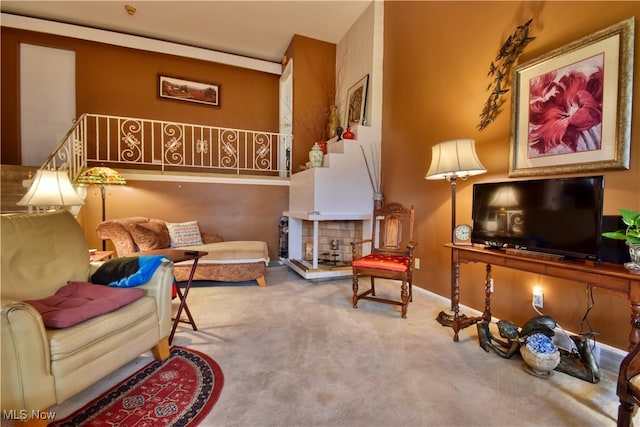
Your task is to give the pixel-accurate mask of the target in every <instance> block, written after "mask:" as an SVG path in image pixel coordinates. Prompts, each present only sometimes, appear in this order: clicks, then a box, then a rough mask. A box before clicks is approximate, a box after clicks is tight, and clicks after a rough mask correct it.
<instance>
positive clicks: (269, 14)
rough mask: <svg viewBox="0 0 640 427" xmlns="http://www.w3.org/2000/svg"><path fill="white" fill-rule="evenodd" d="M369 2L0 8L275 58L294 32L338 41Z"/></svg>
mask: <svg viewBox="0 0 640 427" xmlns="http://www.w3.org/2000/svg"><path fill="white" fill-rule="evenodd" d="M372 1H373V0H349V1H338V0H323V1H313V0H297V1H271V0H252V1H249V0H235V1H218V0H209V1H149V0H130V1H127V2H124V1H32V0H20V1H7V0H2V1H1V2H0V10H2V12H3V13H11V14H16V15H23V16H29V17H34V18H43V19H48V20H53V21H59V22H64V23H69V24H78V25H83V26H88V27H93V28H99V29H105V30H112V31H118V32H123V33H127V34H133V35H138V36H146V37H151V38H155V39H160V40H165V41H171V42H176V43H181V44H186V45H191V46H196V47H202V48H207V49H213V50H217V51H222V52H227V53H233V54H238V55H242V56H247V57H251V58H257V59H264V60H267V61H273V62H280V60H281V58H282V56H283V54H284V52H285V50H286V48H287V46H288V45H289V42H290V41H291V38H292V37H293V35H294V34H300V35H303V36H306V37H311V38H314V39H319V40H324V41H327V42H331V43H338V42H339V41H340V39H341V38H342V37H343V36H344V35H345V34H346V32H347V31H348V29H349V28H350V27H351V26H352V25H353V23H354V22H355V21H356V20H357V19H358V18H359V17H360V15H361V14H362V13H363V12H364V10H365V9H366V8H367V7H368V6H369V5H370V4H371V2H372ZM125 5H132V6H134V7H135V8H136V13H135V14H134V15H133V16H131V15H129V14H128V13H127V11H126V10H125Z"/></svg>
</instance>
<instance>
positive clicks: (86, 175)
mask: <svg viewBox="0 0 640 427" xmlns="http://www.w3.org/2000/svg"><path fill="white" fill-rule="evenodd" d="M76 182H78V183H79V184H97V185H99V186H100V194H101V195H102V222H104V221H105V220H106V215H105V214H106V210H105V200H106V198H107V190H106V189H105V187H104V186H105V185H124V184H126V183H127V181H126V180H125V179H124V178H123V177H122V175H120V174H119V173H118V172H116V171H115V170H113V169H111V168H107V167H104V166H96V167H93V168H90V169H87V170H85V171H83V172H82V173H81V174H80V175H79V176H78V178H77V179H76ZM106 249H107V242H106V241H105V240H103V241H102V250H103V251H105V250H106Z"/></svg>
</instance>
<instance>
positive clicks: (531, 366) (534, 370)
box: [520, 344, 560, 378]
mask: <svg viewBox="0 0 640 427" xmlns="http://www.w3.org/2000/svg"><path fill="white" fill-rule="evenodd" d="M520 355H521V356H522V359H523V360H524V363H526V367H527V368H528V369H526V371H527V372H528V373H530V374H532V375H535V376H537V377H543V378H545V377H550V376H551V375H552V374H553V370H554V369H555V368H556V366H558V364H559V363H560V351H558V350H556V351H555V352H553V353H548V354H544V353H536V352H534V351H531V350H529V347H527V346H526V345H524V344H523V345H522V346H520Z"/></svg>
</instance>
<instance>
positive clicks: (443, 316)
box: [436, 309, 467, 328]
mask: <svg viewBox="0 0 640 427" xmlns="http://www.w3.org/2000/svg"><path fill="white" fill-rule="evenodd" d="M454 316H455V314H454V311H453V310H451V309H449V310H442V311H441V312H440V313H438V317H436V320H437V321H438V323H440V324H441V325H442V326H445V327H448V328H450V327H451V325H452V324H453V317H454ZM458 318H459V319H460V320H461V321H462V320H465V319H466V318H467V316H466V315H464V314H458Z"/></svg>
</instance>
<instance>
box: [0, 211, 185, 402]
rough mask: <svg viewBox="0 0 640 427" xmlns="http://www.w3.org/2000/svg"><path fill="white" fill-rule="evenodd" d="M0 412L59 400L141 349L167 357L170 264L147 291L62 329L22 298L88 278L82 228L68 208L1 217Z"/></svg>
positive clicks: (91, 267)
mask: <svg viewBox="0 0 640 427" xmlns="http://www.w3.org/2000/svg"><path fill="white" fill-rule="evenodd" d="M1 227H2V228H1V229H0V233H1V235H0V237H1V251H2V258H1V263H2V265H1V268H2V273H1V286H0V292H1V294H0V302H1V308H2V317H1V322H2V329H1V336H0V338H1V341H0V350H1V357H2V371H1V372H2V375H1V382H2V389H1V390H0V392H1V394H0V406H1V409H2V410H3V411H5V410H6V411H10V410H16V411H21V410H26V411H28V413H31V411H32V410H34V411H36V410H43V409H46V408H48V407H50V406H51V405H53V404H59V403H61V402H63V401H64V400H66V399H68V398H69V397H71V396H73V395H75V394H76V393H78V392H80V391H82V390H84V389H85V388H87V387H88V386H90V385H92V384H94V383H95V382H97V381H98V380H100V379H102V378H104V377H105V376H107V375H108V374H110V373H111V372H113V371H115V370H116V369H118V368H119V367H121V366H122V365H124V364H126V363H128V362H129V361H131V360H133V359H134V358H136V357H137V356H139V355H140V354H142V353H144V352H146V351H149V350H150V349H151V350H152V351H153V353H154V356H155V357H156V359H161V360H163V359H166V358H167V357H168V356H169V345H168V335H169V331H170V327H171V286H172V281H173V263H171V262H170V261H169V260H167V261H163V263H162V264H161V265H160V267H159V268H158V269H157V270H156V271H155V273H154V274H153V276H152V277H151V279H150V280H149V281H148V282H147V283H146V284H144V285H142V286H140V287H139V288H142V289H143V290H144V292H145V295H144V296H143V297H142V298H140V299H138V300H136V301H134V302H132V303H129V304H127V305H125V306H123V307H121V308H119V309H116V310H115V311H111V312H109V313H106V314H102V315H100V316H98V317H94V318H91V319H89V320H85V321H84V322H82V323H79V324H77V325H74V326H71V327H68V328H63V329H47V328H46V327H45V325H44V323H43V320H42V317H41V315H40V313H39V312H38V311H37V310H36V309H35V308H34V307H33V306H31V305H29V304H27V303H25V302H23V301H27V300H37V299H42V298H46V297H49V296H51V295H53V294H54V293H55V292H56V291H57V290H58V289H59V288H60V287H62V286H64V285H66V284H67V282H68V281H84V282H88V281H89V280H90V277H91V274H92V273H93V272H94V271H95V270H96V269H97V267H98V265H95V264H92V263H90V262H89V251H88V247H87V243H86V241H85V238H84V234H83V232H82V229H81V228H80V225H79V224H78V222H77V221H76V220H75V218H74V217H73V216H72V215H71V214H70V213H69V212H67V211H57V212H55V213H47V214H43V215H28V214H16V215H3V216H2V218H1Z"/></svg>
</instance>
